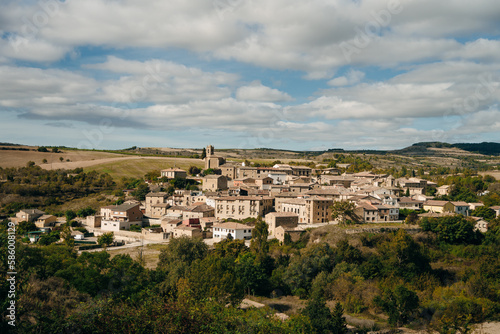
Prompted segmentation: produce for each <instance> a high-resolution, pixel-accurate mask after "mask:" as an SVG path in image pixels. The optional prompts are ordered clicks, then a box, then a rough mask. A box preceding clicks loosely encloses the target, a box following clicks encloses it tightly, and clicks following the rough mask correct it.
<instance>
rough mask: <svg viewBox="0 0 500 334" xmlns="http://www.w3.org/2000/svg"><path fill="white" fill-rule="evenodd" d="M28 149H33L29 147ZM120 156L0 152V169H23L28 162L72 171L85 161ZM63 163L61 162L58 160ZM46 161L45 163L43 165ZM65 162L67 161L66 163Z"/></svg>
mask: <svg viewBox="0 0 500 334" xmlns="http://www.w3.org/2000/svg"><path fill="white" fill-rule="evenodd" d="M30 149H33V147H31V148H30ZM124 156H125V155H122V154H114V153H106V152H95V151H78V150H64V149H63V150H61V152H59V153H52V152H38V151H17V150H0V167H2V168H9V167H24V166H26V164H27V163H28V161H33V162H34V163H35V164H37V165H40V166H42V168H44V169H51V168H52V169H57V168H64V169H74V168H77V167H80V164H83V163H84V162H87V161H96V160H100V159H109V158H115V157H124ZM61 157H62V158H63V161H64V162H61V160H60V158H61ZM44 159H46V160H47V163H43V160H44ZM66 160H69V162H67V161H66Z"/></svg>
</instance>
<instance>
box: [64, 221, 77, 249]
mask: <svg viewBox="0 0 500 334" xmlns="http://www.w3.org/2000/svg"><path fill="white" fill-rule="evenodd" d="M61 237H62V238H63V239H64V244H65V245H66V246H68V247H73V246H74V245H75V239H74V238H73V236H72V235H71V229H70V228H69V226H68V227H66V228H64V230H63V231H62V232H61Z"/></svg>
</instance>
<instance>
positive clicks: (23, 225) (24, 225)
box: [17, 221, 38, 235]
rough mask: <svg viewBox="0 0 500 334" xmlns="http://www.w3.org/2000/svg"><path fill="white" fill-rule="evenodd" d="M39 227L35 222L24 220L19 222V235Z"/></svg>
mask: <svg viewBox="0 0 500 334" xmlns="http://www.w3.org/2000/svg"><path fill="white" fill-rule="evenodd" d="M37 230H38V228H37V227H36V225H35V223H33V222H27V221H22V222H20V223H19V225H18V227H17V232H18V234H19V235H22V234H25V233H28V232H31V231H37Z"/></svg>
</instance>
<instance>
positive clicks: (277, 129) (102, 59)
mask: <svg viewBox="0 0 500 334" xmlns="http://www.w3.org/2000/svg"><path fill="white" fill-rule="evenodd" d="M0 6H1V8H0V9H1V10H0V36H2V38H1V39H0V87H1V90H0V115H1V117H2V122H1V123H0V141H2V142H15V143H23V144H31V145H65V146H73V147H80V148H96V149H117V148H124V147H130V146H140V147H203V146H205V145H207V144H209V143H210V144H213V145H215V146H216V147H219V148H255V147H273V148H280V149H293V150H307V149H312V150H321V149H329V148H339V147H342V148H345V149H397V148H402V147H405V146H408V145H411V144H413V143H415V142H419V141H445V142H451V143H454V142H481V141H496V142H499V141H500V138H499V137H498V134H499V133H500V112H499V109H498V104H499V100H500V56H499V55H500V41H499V35H500V7H499V6H498V4H497V2H496V1H493V0H480V1H476V2H474V3H471V2H469V1H459V0H443V1H440V2H439V3H436V2H435V1H430V0H420V1H413V0H389V1H379V0H373V1H350V0H312V1H307V2H304V1H299V0H286V1H285V0H275V1H264V0H249V1H242V0H236V1H235V0H231V1H229V0H213V1H206V0H190V1H180V0H178V1H177V0H176V1H161V2H160V1H156V2H144V1H139V0H86V1H80V0H68V1H64V2H61V1H58V0H41V1H29V0H26V1H23V2H19V1H4V2H2V4H1V5H0Z"/></svg>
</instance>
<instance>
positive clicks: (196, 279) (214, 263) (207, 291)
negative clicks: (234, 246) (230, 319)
mask: <svg viewBox="0 0 500 334" xmlns="http://www.w3.org/2000/svg"><path fill="white" fill-rule="evenodd" d="M188 284H189V288H190V290H191V298H194V299H195V300H198V301H199V300H202V299H205V298H209V299H212V300H215V301H217V302H218V303H221V304H222V305H226V304H227V303H230V304H231V305H233V306H236V305H239V304H240V303H241V301H242V300H243V297H244V295H245V287H244V286H243V284H242V282H241V279H240V278H239V277H238V274H237V270H236V263H235V262H234V260H233V259H231V258H227V257H225V258H219V257H216V256H213V255H209V256H207V257H205V258H204V259H203V260H197V261H195V262H194V263H193V264H192V266H191V267H190V270H189V275H188Z"/></svg>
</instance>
